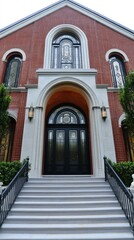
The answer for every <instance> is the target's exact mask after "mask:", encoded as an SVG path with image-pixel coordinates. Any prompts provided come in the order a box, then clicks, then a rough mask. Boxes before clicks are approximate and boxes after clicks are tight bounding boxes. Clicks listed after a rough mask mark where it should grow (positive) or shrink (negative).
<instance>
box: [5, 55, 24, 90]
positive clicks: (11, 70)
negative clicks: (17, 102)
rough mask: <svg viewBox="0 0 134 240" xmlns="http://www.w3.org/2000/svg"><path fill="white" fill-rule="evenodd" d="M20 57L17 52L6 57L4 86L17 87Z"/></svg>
mask: <svg viewBox="0 0 134 240" xmlns="http://www.w3.org/2000/svg"><path fill="white" fill-rule="evenodd" d="M21 62H22V57H21V56H20V55H19V54H14V55H11V56H10V57H9V58H8V59H7V63H6V70H5V76H4V83H5V86H6V87H17V86H18V81H19V74H20V67H21Z"/></svg>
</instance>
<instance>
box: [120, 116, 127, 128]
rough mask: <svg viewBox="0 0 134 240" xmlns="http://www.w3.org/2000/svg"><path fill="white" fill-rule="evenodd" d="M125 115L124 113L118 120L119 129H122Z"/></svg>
mask: <svg viewBox="0 0 134 240" xmlns="http://www.w3.org/2000/svg"><path fill="white" fill-rule="evenodd" d="M125 118H126V117H125V113H123V114H122V115H121V116H120V117H119V120H118V126H119V128H121V124H122V122H123V120H125Z"/></svg>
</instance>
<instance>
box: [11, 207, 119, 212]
mask: <svg viewBox="0 0 134 240" xmlns="http://www.w3.org/2000/svg"><path fill="white" fill-rule="evenodd" d="M12 209H13V211H21V210H22V211H24V208H12ZM12 209H11V211H12ZM118 209H121V207H120V206H119V207H96V208H93V207H91V208H73V209H72V208H65V209H60V208H53V209H51V208H47V209H46V208H42V209H41V211H57V210H58V211H63V210H64V211H69V210H70V211H81V210H82V211H88V210H92V211H95V210H98V211H99V210H118ZM25 210H27V211H33V212H35V211H39V209H38V208H34V209H33V208H26V209H25Z"/></svg>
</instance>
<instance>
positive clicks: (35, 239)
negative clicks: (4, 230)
mask: <svg viewBox="0 0 134 240" xmlns="http://www.w3.org/2000/svg"><path fill="white" fill-rule="evenodd" d="M0 236H1V240H31V239H32V240H44V239H45V240H134V238H133V235H132V234H131V232H128V233H124V232H123V233H122V232H119V233H110V234H109V233H95V234H94V233H82V234H35V233H34V234H26V233H25V232H23V233H21V234H14V233H10V234H1V235H0Z"/></svg>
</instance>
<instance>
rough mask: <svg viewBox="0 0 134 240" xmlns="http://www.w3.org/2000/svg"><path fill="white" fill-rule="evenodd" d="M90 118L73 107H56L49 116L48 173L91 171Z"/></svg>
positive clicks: (85, 172)
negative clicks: (88, 132) (88, 127)
mask: <svg viewBox="0 0 134 240" xmlns="http://www.w3.org/2000/svg"><path fill="white" fill-rule="evenodd" d="M88 150H89V144H88V134H87V121H86V118H85V116H84V114H83V113H82V112H81V111H80V110H79V109H78V108H75V107H74V106H70V105H64V106H60V107H57V108H56V109H54V110H53V111H52V112H51V113H50V114H49V117H48V119H47V125H46V150H45V174H88V173H89V151H88Z"/></svg>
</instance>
